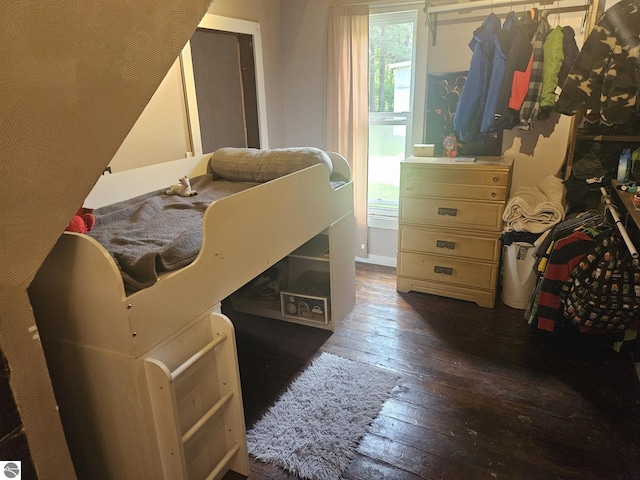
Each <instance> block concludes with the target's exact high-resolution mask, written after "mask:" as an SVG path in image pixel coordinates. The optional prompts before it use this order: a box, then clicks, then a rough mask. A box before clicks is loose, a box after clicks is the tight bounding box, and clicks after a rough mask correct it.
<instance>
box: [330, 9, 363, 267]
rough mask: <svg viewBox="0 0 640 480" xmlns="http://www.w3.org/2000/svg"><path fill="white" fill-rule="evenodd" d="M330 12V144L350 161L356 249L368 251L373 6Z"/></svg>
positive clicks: (331, 147) (358, 252) (332, 148)
mask: <svg viewBox="0 0 640 480" xmlns="http://www.w3.org/2000/svg"><path fill="white" fill-rule="evenodd" d="M329 15H330V18H329V44H328V60H327V117H326V120H327V126H326V149H327V150H329V151H335V152H338V153H340V154H342V155H343V156H344V157H345V158H346V159H347V160H348V161H349V163H350V165H351V171H352V175H353V180H354V190H355V198H354V204H355V219H356V232H355V235H356V237H355V239H356V255H358V256H359V257H367V181H368V179H367V176H368V174H367V161H368V160H367V159H368V143H369V103H368V98H369V94H368V88H369V80H368V76H369V7H368V6H366V5H365V6H353V7H333V8H331V9H330V14H329Z"/></svg>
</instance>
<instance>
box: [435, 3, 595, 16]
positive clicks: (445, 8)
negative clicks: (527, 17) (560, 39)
mask: <svg viewBox="0 0 640 480" xmlns="http://www.w3.org/2000/svg"><path fill="white" fill-rule="evenodd" d="M591 2H592V0H587V1H585V0H555V1H554V0H548V1H545V0H542V1H538V2H534V3H532V2H530V1H529V2H527V1H524V0H513V1H509V0H477V1H475V2H465V3H447V4H444V5H430V2H429V0H426V1H425V4H424V11H425V12H427V13H428V14H431V13H444V12H458V11H461V10H475V9H479V8H499V7H513V6H515V5H524V4H527V6H530V8H533V7H535V8H538V9H541V10H544V9H549V10H552V9H553V7H554V6H558V7H559V6H560V5H562V6H563V7H567V6H571V7H575V6H579V7H583V8H584V9H585V10H587V9H588V8H589V5H590V4H591ZM569 4H570V5H569Z"/></svg>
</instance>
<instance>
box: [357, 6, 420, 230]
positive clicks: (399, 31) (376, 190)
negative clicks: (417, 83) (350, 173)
mask: <svg viewBox="0 0 640 480" xmlns="http://www.w3.org/2000/svg"><path fill="white" fill-rule="evenodd" d="M416 15H417V12H416V11H406V12H394V13H380V14H372V15H370V17H369V178H368V191H369V193H368V215H369V219H370V220H373V219H376V218H380V219H384V218H393V217H396V218H397V216H398V199H399V187H400V161H401V160H403V159H404V158H406V157H407V156H409V155H410V151H411V145H410V144H411V121H412V110H413V109H412V104H413V79H414V72H413V70H414V69H413V66H414V64H415V62H414V58H415V48H414V38H415V28H416Z"/></svg>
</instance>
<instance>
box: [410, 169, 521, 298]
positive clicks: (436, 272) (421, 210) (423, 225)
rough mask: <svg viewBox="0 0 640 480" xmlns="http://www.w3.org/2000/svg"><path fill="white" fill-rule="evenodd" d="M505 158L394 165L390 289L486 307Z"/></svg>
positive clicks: (497, 247) (493, 275)
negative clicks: (393, 282)
mask: <svg viewBox="0 0 640 480" xmlns="http://www.w3.org/2000/svg"><path fill="white" fill-rule="evenodd" d="M512 165H513V159H511V158H504V157H476V160H475V162H460V161H456V160H455V159H451V158H447V157H409V158H407V159H406V160H404V161H403V162H402V163H401V170H400V209H399V214H398V216H399V218H398V267H397V275H398V276H397V290H398V291H399V292H409V291H411V290H413V291H417V292H423V293H431V294H435V295H442V296H445V297H451V298H458V299H461V300H468V301H472V302H475V303H477V304H478V305H480V306H482V307H489V308H492V307H493V306H494V305H495V300H496V288H497V284H498V276H499V263H500V251H501V244H500V235H501V233H502V224H503V221H502V214H503V212H504V208H505V203H506V201H507V198H508V197H509V190H510V187H511V170H512Z"/></svg>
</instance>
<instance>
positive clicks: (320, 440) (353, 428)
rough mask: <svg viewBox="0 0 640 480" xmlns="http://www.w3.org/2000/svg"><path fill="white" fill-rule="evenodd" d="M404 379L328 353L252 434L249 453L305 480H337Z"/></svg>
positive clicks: (257, 424) (300, 378)
mask: <svg viewBox="0 0 640 480" xmlns="http://www.w3.org/2000/svg"><path fill="white" fill-rule="evenodd" d="M398 379H399V376H398V375H396V374H394V373H391V372H389V371H386V370H382V369H380V368H377V367H373V366H371V365H365V364H362V363H358V362H354V361H352V360H348V359H345V358H342V357H338V356H336V355H331V354H329V353H322V354H321V355H320V356H319V357H318V358H316V359H315V360H314V361H313V362H312V364H311V365H310V366H309V367H308V368H307V369H306V370H305V371H304V372H302V373H301V374H300V376H299V377H298V378H297V379H296V380H295V381H294V382H293V383H292V384H291V386H290V387H289V388H288V390H287V391H286V392H285V393H284V394H283V395H282V396H281V397H280V399H278V401H277V402H276V404H275V405H273V406H272V407H271V408H270V409H269V410H268V411H267V413H266V414H265V415H264V417H263V418H262V419H260V420H259V421H258V422H257V423H256V424H255V426H254V427H253V428H252V429H251V430H249V431H248V432H247V443H248V448H249V453H250V454H251V455H252V456H253V457H255V458H256V459H258V460H260V461H262V462H265V463H271V464H274V465H278V466H280V467H282V468H284V469H286V470H288V471H290V472H292V473H294V474H296V475H298V476H299V477H301V478H304V479H309V480H337V479H339V478H340V476H341V474H342V472H343V471H344V469H345V468H346V467H347V466H348V465H349V462H350V461H351V459H352V458H353V456H354V454H355V451H356V449H357V447H358V443H359V442H360V440H361V439H362V437H364V435H365V433H366V432H367V429H368V427H369V425H371V423H372V422H373V421H374V420H375V418H376V417H377V416H378V413H379V412H380V409H381V408H382V405H383V403H384V402H385V400H386V399H387V398H388V397H389V396H390V394H391V390H392V388H393V387H394V386H395V384H396V383H397V381H398Z"/></svg>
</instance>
